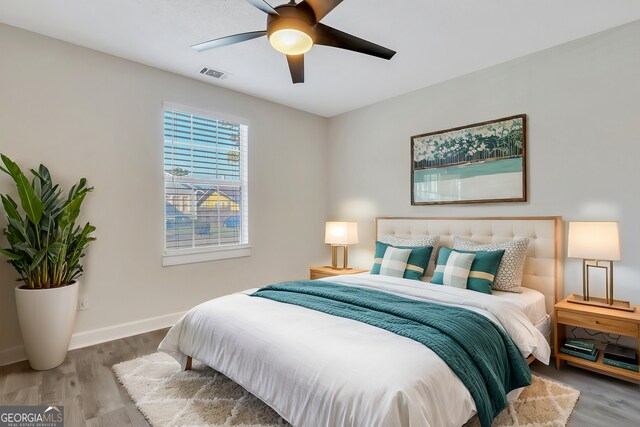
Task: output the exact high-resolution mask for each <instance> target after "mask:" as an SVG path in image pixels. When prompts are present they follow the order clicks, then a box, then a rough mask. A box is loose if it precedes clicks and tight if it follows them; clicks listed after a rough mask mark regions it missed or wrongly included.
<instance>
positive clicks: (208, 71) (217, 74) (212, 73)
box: [200, 67, 229, 80]
mask: <svg viewBox="0 0 640 427" xmlns="http://www.w3.org/2000/svg"><path fill="white" fill-rule="evenodd" d="M200 74H204V75H205V76H209V77H213V78H215V79H220V80H224V79H226V78H227V77H229V73H227V72H224V71H220V70H214V69H213V68H209V67H202V69H201V70H200Z"/></svg>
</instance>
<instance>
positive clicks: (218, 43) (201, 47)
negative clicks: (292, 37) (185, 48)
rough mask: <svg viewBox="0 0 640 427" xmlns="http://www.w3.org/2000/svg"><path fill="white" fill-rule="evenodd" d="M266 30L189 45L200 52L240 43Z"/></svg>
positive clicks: (264, 33) (260, 34)
mask: <svg viewBox="0 0 640 427" xmlns="http://www.w3.org/2000/svg"><path fill="white" fill-rule="evenodd" d="M266 35H267V32H266V31H253V32H251V33H240V34H234V35H232V36H226V37H220V38H219V39H214V40H209V41H208V42H202V43H198V44H194V45H193V46H191V47H192V48H194V49H195V50H197V51H198V52H202V51H205V50H209V49H214V48H216V47H222V46H227V45H230V44H234V43H240V42H244V41H247V40H251V39H255V38H258V37H262V36H266Z"/></svg>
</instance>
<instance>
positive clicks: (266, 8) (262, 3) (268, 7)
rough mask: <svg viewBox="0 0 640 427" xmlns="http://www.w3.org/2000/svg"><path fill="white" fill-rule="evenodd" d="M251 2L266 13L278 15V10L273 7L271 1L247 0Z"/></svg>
mask: <svg viewBox="0 0 640 427" xmlns="http://www.w3.org/2000/svg"><path fill="white" fill-rule="evenodd" d="M247 1H248V2H249V3H251V4H252V5H254V6H255V7H257V8H258V9H260V10H261V11H263V12H264V13H268V14H269V15H278V12H277V11H276V10H275V9H274V8H272V7H271V5H270V4H269V3H267V2H266V1H264V0H247Z"/></svg>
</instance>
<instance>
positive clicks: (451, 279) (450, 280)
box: [432, 248, 476, 289]
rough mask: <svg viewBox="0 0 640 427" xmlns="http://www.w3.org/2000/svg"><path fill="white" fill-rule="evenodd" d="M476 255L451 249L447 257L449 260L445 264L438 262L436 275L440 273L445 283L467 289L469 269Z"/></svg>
mask: <svg viewBox="0 0 640 427" xmlns="http://www.w3.org/2000/svg"><path fill="white" fill-rule="evenodd" d="M442 249H444V248H441V249H440V251H442ZM475 257H476V255H475V254H463V253H461V252H454V251H451V253H450V254H449V256H448V257H447V261H446V262H445V263H444V264H438V265H437V266H436V272H435V273H434V277H435V274H439V275H441V276H442V284H443V285H445V286H452V287H454V288H461V289H466V288H467V279H468V278H469V271H470V270H471V264H473V259H474V258H475ZM438 260H439V258H438ZM432 283H433V281H432Z"/></svg>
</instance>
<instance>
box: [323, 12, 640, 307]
mask: <svg viewBox="0 0 640 427" xmlns="http://www.w3.org/2000/svg"><path fill="white" fill-rule="evenodd" d="M639 40H640V21H637V22H635V23H632V24H629V25H626V26H623V27H619V28H617V29H614V30H611V31H608V32H605V33H601V34H597V35H594V36H591V37H588V38H585V39H581V40H578V41H575V42H571V43H568V44H565V45H562V46H559V47H556V48H552V49H549V50H546V51H543V52H540V53H537V54H533V55H529V56H526V57H523V58H520V59H517V60H514V61H511V62H508V63H505V64H501V65H497V66H494V67H492V68H489V69H486V70H483V71H479V72H475V73H473V74H469V75H466V76H463V77H460V78H457V79H454V80H450V81H447V82H444V83H441V84H438V85H435V86H431V87H428V88H425V89H422V90H419V91H416V92H412V93H409V94H407V95H403V96H400V97H397V98H394V99H391V100H387V101H384V102H381V103H379V104H375V105H372V106H369V107H365V108H362V109H359V110H356V111H353V112H349V113H346V114H343V115H340V116H337V117H334V118H332V119H331V120H330V122H329V164H330V165H331V173H330V174H329V175H330V177H331V179H332V180H331V185H330V189H329V194H330V195H331V198H330V210H329V215H330V217H331V218H340V219H344V220H357V221H359V225H360V230H361V231H360V242H361V243H360V244H359V245H357V246H356V247H354V248H353V249H352V250H351V251H350V255H351V259H352V262H353V264H354V265H356V266H360V267H366V266H369V265H370V264H371V256H372V251H373V244H374V222H373V218H374V217H375V216H393V215H401V216H448V215H449V216H494V215H496V216H511V215H562V216H563V217H564V218H565V219H566V220H618V221H620V226H621V234H622V236H621V239H622V257H623V260H622V262H620V263H616V266H615V283H616V284H615V296H616V297H617V298H619V299H626V300H631V301H632V302H634V303H635V304H640V226H638V218H640V192H639V190H638V185H639V184H640V173H639V168H640V166H639V164H640V163H639V162H640V102H639V100H640V43H639V42H638V41H639ZM496 48H499V47H496ZM519 113H526V114H527V115H528V123H527V125H528V128H529V132H528V154H527V155H528V168H529V174H528V175H529V201H528V202H527V203H505V204H489V205H448V206H437V207H435V206H433V207H430V206H411V201H410V200H411V199H410V143H409V138H410V136H411V135H416V134H420V133H425V132H430V131H437V130H440V129H448V128H451V127H455V126H461V125H465V124H469V123H476V122H481V121H484V120H490V119H496V118H500V117H505V116H510V115H514V114H519ZM581 277H582V276H581V270H580V261H579V260H568V261H567V264H566V280H565V289H566V292H567V293H570V292H580V291H581V289H582V281H581V280H582V279H581ZM599 291H601V292H602V293H603V287H600V289H598V290H594V291H592V295H593V294H594V292H599Z"/></svg>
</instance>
